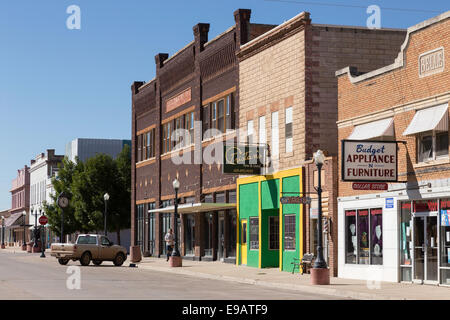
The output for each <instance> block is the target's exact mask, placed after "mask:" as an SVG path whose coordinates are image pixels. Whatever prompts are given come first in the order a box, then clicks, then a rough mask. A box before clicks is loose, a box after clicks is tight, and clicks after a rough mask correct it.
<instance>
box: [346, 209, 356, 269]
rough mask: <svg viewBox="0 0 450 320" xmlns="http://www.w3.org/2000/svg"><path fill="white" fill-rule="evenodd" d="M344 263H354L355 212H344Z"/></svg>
mask: <svg viewBox="0 0 450 320" xmlns="http://www.w3.org/2000/svg"><path fill="white" fill-rule="evenodd" d="M345 232H346V234H347V236H346V245H345V263H356V248H357V242H356V241H357V238H356V210H347V211H345Z"/></svg>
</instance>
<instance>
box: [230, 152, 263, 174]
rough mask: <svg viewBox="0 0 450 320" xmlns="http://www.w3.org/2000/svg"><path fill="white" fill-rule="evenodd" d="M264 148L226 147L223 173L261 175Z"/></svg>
mask: <svg viewBox="0 0 450 320" xmlns="http://www.w3.org/2000/svg"><path fill="white" fill-rule="evenodd" d="M264 153H265V147H264V146H249V145H224V150H223V157H224V159H223V166H222V167H223V173H232V174H261V168H262V167H263V166H264Z"/></svg>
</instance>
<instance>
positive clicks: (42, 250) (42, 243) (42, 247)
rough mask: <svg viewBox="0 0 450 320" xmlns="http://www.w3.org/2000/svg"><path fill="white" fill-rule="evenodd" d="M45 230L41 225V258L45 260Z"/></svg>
mask: <svg viewBox="0 0 450 320" xmlns="http://www.w3.org/2000/svg"><path fill="white" fill-rule="evenodd" d="M44 231H45V228H44V226H43V225H41V234H40V238H41V258H45V253H44V252H45V234H44Z"/></svg>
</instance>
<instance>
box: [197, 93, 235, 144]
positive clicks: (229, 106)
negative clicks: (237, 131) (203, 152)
mask: <svg viewBox="0 0 450 320" xmlns="http://www.w3.org/2000/svg"><path fill="white" fill-rule="evenodd" d="M233 98H234V95H233V94H232V93H230V94H229V95H227V96H225V97H223V98H220V99H218V100H216V101H213V102H211V103H208V104H207V105H205V106H203V120H202V121H203V123H202V125H203V139H208V138H210V137H211V136H212V135H211V133H210V132H209V131H208V130H209V129H217V132H220V133H225V132H226V130H227V129H233V128H234V118H233V112H234V105H233Z"/></svg>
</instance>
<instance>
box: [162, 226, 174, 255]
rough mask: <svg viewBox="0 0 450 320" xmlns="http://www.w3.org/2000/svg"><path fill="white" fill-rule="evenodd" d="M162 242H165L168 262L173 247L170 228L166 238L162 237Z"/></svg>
mask: <svg viewBox="0 0 450 320" xmlns="http://www.w3.org/2000/svg"><path fill="white" fill-rule="evenodd" d="M164 241H166V248H167V250H166V251H167V261H169V257H170V255H171V254H172V250H173V246H174V237H173V231H172V228H170V229H169V230H168V231H167V233H166V236H165V237H164Z"/></svg>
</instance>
